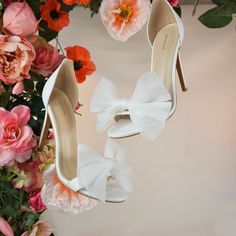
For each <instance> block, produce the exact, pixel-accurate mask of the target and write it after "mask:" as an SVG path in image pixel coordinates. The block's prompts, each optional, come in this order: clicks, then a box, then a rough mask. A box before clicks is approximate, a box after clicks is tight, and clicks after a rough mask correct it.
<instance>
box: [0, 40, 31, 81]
mask: <svg viewBox="0 0 236 236" xmlns="http://www.w3.org/2000/svg"><path fill="white" fill-rule="evenodd" d="M34 59H35V50H34V48H33V46H32V44H31V43H30V42H29V41H27V40H26V39H23V38H20V37H18V36H9V35H0V80H2V81H3V82H4V83H5V84H15V83H17V82H19V81H22V80H24V79H29V78H30V76H29V70H30V67H31V64H32V61H33V60H34Z"/></svg>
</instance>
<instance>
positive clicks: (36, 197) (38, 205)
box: [29, 188, 47, 212]
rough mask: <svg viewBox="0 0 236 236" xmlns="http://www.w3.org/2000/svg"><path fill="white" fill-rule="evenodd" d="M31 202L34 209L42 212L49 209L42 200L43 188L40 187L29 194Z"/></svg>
mask: <svg viewBox="0 0 236 236" xmlns="http://www.w3.org/2000/svg"><path fill="white" fill-rule="evenodd" d="M29 204H30V208H31V209H32V210H33V211H37V212H41V211H43V210H46V209H47V207H46V206H45V205H44V204H43V202H42V198H41V189H39V188H38V189H36V190H35V191H34V192H32V193H31V194H30V195H29Z"/></svg>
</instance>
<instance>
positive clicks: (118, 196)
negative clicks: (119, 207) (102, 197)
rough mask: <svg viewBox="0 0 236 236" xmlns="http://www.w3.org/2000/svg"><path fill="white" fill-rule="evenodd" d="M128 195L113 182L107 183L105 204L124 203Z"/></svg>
mask: <svg viewBox="0 0 236 236" xmlns="http://www.w3.org/2000/svg"><path fill="white" fill-rule="evenodd" d="M128 197H129V194H128V193H127V192H126V191H125V190H124V189H123V188H122V187H121V186H120V185H119V184H118V183H117V182H116V181H114V180H110V181H108V183H107V193H106V202H113V203H116V202H117V203H118V202H124V201H126V200H127V199H128Z"/></svg>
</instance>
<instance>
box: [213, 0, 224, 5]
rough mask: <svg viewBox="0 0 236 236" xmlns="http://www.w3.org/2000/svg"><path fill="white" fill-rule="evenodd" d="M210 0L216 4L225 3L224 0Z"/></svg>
mask: <svg viewBox="0 0 236 236" xmlns="http://www.w3.org/2000/svg"><path fill="white" fill-rule="evenodd" d="M212 2H213V3H214V4H216V5H217V6H220V5H223V4H225V0H212Z"/></svg>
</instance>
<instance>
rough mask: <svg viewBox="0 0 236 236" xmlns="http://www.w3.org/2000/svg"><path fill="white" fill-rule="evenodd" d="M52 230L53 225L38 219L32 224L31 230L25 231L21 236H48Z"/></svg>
mask: <svg viewBox="0 0 236 236" xmlns="http://www.w3.org/2000/svg"><path fill="white" fill-rule="evenodd" d="M53 230H54V229H53V227H52V226H51V225H50V224H49V223H47V222H44V221H38V222H37V223H36V224H34V225H33V229H32V231H26V232H24V233H23V234H22V235H21V236H49V235H51V233H52V232H53Z"/></svg>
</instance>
